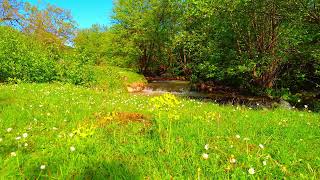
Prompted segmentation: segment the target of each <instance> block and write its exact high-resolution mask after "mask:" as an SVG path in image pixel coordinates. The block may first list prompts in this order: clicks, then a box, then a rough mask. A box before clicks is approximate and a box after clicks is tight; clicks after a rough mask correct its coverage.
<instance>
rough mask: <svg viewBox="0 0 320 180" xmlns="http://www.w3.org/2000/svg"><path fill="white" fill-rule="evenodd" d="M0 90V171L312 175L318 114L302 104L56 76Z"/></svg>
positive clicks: (11, 174) (13, 174) (317, 160)
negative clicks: (244, 103)
mask: <svg viewBox="0 0 320 180" xmlns="http://www.w3.org/2000/svg"><path fill="white" fill-rule="evenodd" d="M0 92H1V93H0V138H1V139H0V166H1V169H0V176H1V177H3V178H19V179H35V178H58V179H70V178H71V179H72V178H75V179H84V178H89V179H91V178H94V179H110V178H111V179H117V178H118V179H119V178H126V179H135V178H136V179H143V178H151V179H169V178H171V177H173V178H174V179H179V178H181V179H186V178H189V179H196V178H201V179H211V178H221V179H227V178H234V179H238V178H249V177H252V178H267V179H273V178H279V179H282V178H284V177H286V178H292V179H296V178H299V179H301V178H305V179H319V178H320V176H319V174H320V157H319V154H320V150H319V148H318V146H319V144H320V140H319V138H320V131H319V129H320V116H319V114H317V113H310V112H308V111H307V110H306V111H295V110H284V109H275V110H250V109H248V108H246V107H233V106H219V105H216V104H213V103H204V102H198V101H194V100H185V99H179V98H175V97H172V96H169V97H162V98H163V99H164V100H165V101H162V100H161V99H159V98H153V99H152V100H151V98H149V97H145V96H137V95H130V94H127V93H119V92H105V91H100V90H94V89H90V88H84V87H76V86H72V85H61V84H19V85H6V86H4V85H3V86H0ZM172 98H173V99H172ZM168 100H170V102H171V103H169V104H168V103H166V102H168ZM176 101H177V103H176ZM130 113H132V114H130ZM149 121H150V122H151V123H149ZM10 128H11V129H10ZM18 137H20V138H18Z"/></svg>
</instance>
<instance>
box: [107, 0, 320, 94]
mask: <svg viewBox="0 0 320 180" xmlns="http://www.w3.org/2000/svg"><path fill="white" fill-rule="evenodd" d="M319 9H320V5H319V3H318V2H316V1H308V0H303V1H295V0H290V1H286V0H280V1H276V0H262V1H252V0H248V1H240V0H237V1H228V0H222V1H212V0H205V1H196V0H190V1H181V0H166V1H161V2H160V1H153V0H151V1H142V0H139V1H125V0H120V1H117V2H116V3H115V8H114V12H115V14H114V16H113V19H114V20H115V21H116V24H115V25H114V27H113V28H112V29H113V30H114V32H113V34H114V38H115V39H118V41H117V42H123V43H122V45H124V44H128V46H117V48H118V50H116V51H118V52H119V51H120V52H121V51H124V52H127V51H125V49H126V48H129V49H131V50H132V51H133V52H137V53H134V55H133V56H128V53H124V54H123V55H121V53H120V56H122V57H126V58H128V59H130V58H131V59H132V60H133V61H135V62H136V63H133V64H134V65H137V67H138V68H139V69H140V71H141V72H143V73H144V74H146V75H153V76H154V75H167V74H171V75H172V76H180V75H185V76H190V77H191V78H192V79H193V80H196V81H214V82H218V83H221V84H224V85H229V86H234V87H237V88H241V87H242V88H246V89H248V90H249V91H257V90H259V91H260V92H266V90H267V89H269V88H272V89H274V90H279V91H281V89H287V88H289V89H290V91H292V92H298V91H302V90H307V91H315V90H316V89H318V88H319V79H320V76H319V62H320V59H319V54H320V53H319V49H320V47H319V42H320V39H319V37H320V35H319V32H320V29H319V27H320V26H319V19H320V14H319V12H320V11H319ZM124 42H125V43H124ZM112 51H113V50H112ZM118 55H119V54H118Z"/></svg>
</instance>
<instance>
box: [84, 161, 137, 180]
mask: <svg viewBox="0 0 320 180" xmlns="http://www.w3.org/2000/svg"><path fill="white" fill-rule="evenodd" d="M80 177H81V179H133V180H135V179H140V178H139V176H138V175H137V174H135V173H134V172H132V171H130V170H129V169H128V168H127V167H126V166H125V165H124V164H122V163H118V162H97V163H96V164H95V166H94V167H93V166H90V167H86V169H85V170H84V172H83V174H81V175H80Z"/></svg>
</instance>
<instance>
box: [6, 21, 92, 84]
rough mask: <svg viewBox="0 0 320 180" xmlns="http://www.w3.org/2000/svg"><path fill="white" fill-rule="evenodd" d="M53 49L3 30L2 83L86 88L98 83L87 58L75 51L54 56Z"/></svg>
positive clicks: (7, 29)
mask: <svg viewBox="0 0 320 180" xmlns="http://www.w3.org/2000/svg"><path fill="white" fill-rule="evenodd" d="M50 48H51V47H48V48H47V47H45V46H44V45H43V44H41V43H40V42H38V41H36V40H35V39H34V38H32V36H27V35H25V34H23V33H21V32H19V31H17V30H15V29H13V28H10V27H5V26H0V82H13V83H17V82H38V83H45V82H52V81H62V82H67V83H72V84H76V85H83V84H89V83H91V82H93V81H94V78H93V77H94V76H93V72H92V70H90V69H91V68H90V66H89V65H87V64H86V62H87V60H84V59H86V58H88V57H87V56H83V55H82V54H75V53H74V52H73V51H74V50H69V51H66V52H62V51H61V50H60V51H57V52H56V54H53V52H52V50H51V49H50ZM55 57H59V59H60V60H58V59H57V58H55Z"/></svg>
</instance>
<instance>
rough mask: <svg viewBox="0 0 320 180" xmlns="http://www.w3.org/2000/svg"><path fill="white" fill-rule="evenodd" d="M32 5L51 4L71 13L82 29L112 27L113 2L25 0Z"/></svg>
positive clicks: (92, 0)
mask: <svg viewBox="0 0 320 180" xmlns="http://www.w3.org/2000/svg"><path fill="white" fill-rule="evenodd" d="M25 1H26V2H30V3H32V4H39V2H40V5H41V6H42V5H43V4H46V3H50V4H53V5H56V6H59V7H62V8H64V9H68V10H70V11H71V14H72V16H73V18H74V20H76V21H77V23H78V25H79V27H80V28H88V27H91V25H93V24H102V25H110V24H111V20H110V16H111V15H112V7H113V4H112V1H113V0H25Z"/></svg>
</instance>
